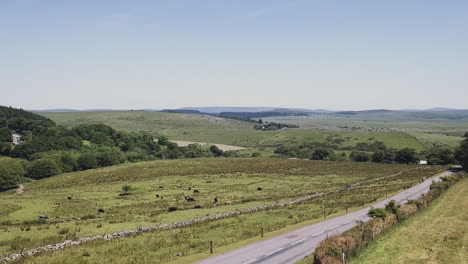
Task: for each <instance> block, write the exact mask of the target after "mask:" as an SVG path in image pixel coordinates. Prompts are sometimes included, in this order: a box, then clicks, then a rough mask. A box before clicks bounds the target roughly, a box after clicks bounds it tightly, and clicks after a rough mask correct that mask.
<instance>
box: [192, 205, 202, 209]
mask: <svg viewBox="0 0 468 264" xmlns="http://www.w3.org/2000/svg"><path fill="white" fill-rule="evenodd" d="M193 208H195V209H201V205H195V206H194V207H193Z"/></svg>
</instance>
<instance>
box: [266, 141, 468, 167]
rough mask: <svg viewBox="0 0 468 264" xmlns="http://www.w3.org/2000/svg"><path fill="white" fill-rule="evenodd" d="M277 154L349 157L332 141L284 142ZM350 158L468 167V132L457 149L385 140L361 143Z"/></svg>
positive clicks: (340, 158) (381, 161)
mask: <svg viewBox="0 0 468 264" xmlns="http://www.w3.org/2000/svg"><path fill="white" fill-rule="evenodd" d="M275 153H276V154H280V155H285V156H289V157H297V158H302V159H313V160H345V159H347V158H348V157H347V156H346V154H344V153H341V154H340V155H337V154H336V153H335V151H334V145H332V144H330V143H310V144H302V145H299V146H285V145H280V146H278V147H277V148H276V149H275ZM349 160H351V161H355V162H368V161H372V162H376V163H400V164H414V163H417V162H418V161H419V160H427V162H428V164H429V165H448V164H454V163H457V162H459V163H460V164H462V165H463V166H464V167H465V168H468V133H467V134H466V135H465V139H464V141H463V142H462V143H461V145H460V147H458V148H457V149H456V150H453V149H451V148H449V147H445V146H433V147H431V148H429V149H426V150H424V151H422V152H420V153H418V152H416V150H414V149H411V148H403V149H399V150H397V149H394V148H388V147H387V146H385V144H384V143H383V142H380V141H376V142H373V143H358V144H356V146H355V147H354V148H352V151H351V153H350V155H349Z"/></svg>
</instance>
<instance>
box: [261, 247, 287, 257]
mask: <svg viewBox="0 0 468 264" xmlns="http://www.w3.org/2000/svg"><path fill="white" fill-rule="evenodd" d="M283 249H284V248H278V249H277V250H275V251H272V252H270V253H267V254H265V255H266V256H270V255H272V254H275V253H276V252H278V251H281V250H283Z"/></svg>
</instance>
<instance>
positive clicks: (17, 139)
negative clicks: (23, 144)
mask: <svg viewBox="0 0 468 264" xmlns="http://www.w3.org/2000/svg"><path fill="white" fill-rule="evenodd" d="M11 141H12V143H13V144H14V145H18V144H19V143H20V141H21V135H18V134H12V135H11Z"/></svg>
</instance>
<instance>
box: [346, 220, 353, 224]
mask: <svg viewBox="0 0 468 264" xmlns="http://www.w3.org/2000/svg"><path fill="white" fill-rule="evenodd" d="M352 222H354V220H351V221H348V222H346V223H344V224H343V225H347V224H351V223H352Z"/></svg>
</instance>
